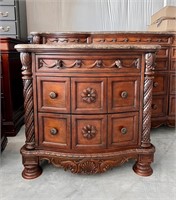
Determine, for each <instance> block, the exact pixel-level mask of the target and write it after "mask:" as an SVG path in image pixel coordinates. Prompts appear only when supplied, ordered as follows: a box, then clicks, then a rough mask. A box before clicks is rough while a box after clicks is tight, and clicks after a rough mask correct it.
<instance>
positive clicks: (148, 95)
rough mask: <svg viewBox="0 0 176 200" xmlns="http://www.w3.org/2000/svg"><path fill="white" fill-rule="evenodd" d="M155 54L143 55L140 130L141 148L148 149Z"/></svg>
mask: <svg viewBox="0 0 176 200" xmlns="http://www.w3.org/2000/svg"><path fill="white" fill-rule="evenodd" d="M154 62H155V54H153V53H147V54H146V55H145V64H146V65H145V80H144V101H143V130H142V145H141V146H142V147H149V146H151V144H150V129H151V106H152V89H153V78H154V77H153V74H154V69H155V63H154Z"/></svg>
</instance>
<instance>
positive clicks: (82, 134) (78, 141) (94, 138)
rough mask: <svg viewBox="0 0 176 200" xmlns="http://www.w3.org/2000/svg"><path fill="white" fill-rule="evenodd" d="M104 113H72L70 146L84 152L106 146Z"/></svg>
mask: <svg viewBox="0 0 176 200" xmlns="http://www.w3.org/2000/svg"><path fill="white" fill-rule="evenodd" d="M106 137H107V116H106V115H87V116H86V115H72V138H73V139H72V148H73V149H84V150H86V152H89V151H92V150H95V149H97V150H98V149H102V148H105V147H106Z"/></svg>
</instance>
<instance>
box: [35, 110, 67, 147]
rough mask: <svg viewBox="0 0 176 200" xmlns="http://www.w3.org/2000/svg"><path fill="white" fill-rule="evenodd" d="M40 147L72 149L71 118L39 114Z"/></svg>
mask: <svg viewBox="0 0 176 200" xmlns="http://www.w3.org/2000/svg"><path fill="white" fill-rule="evenodd" d="M38 119H39V126H38V132H39V134H38V135H39V145H40V146H45V147H51V148H53V147H55V148H58V149H70V141H71V139H70V131H71V129H70V116H69V115H58V114H46V113H45V114H41V113H40V114H39V116H38Z"/></svg>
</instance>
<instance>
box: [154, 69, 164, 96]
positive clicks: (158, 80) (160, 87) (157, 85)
mask: <svg viewBox="0 0 176 200" xmlns="http://www.w3.org/2000/svg"><path fill="white" fill-rule="evenodd" d="M167 85H168V84H167V75H166V74H159V73H156V74H155V78H154V81H153V94H166V93H167V91H166V90H167V88H168V87H167Z"/></svg>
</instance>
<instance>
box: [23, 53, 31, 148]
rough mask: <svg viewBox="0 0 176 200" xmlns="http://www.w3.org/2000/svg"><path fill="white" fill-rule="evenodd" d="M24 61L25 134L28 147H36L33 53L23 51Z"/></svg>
mask: <svg viewBox="0 0 176 200" xmlns="http://www.w3.org/2000/svg"><path fill="white" fill-rule="evenodd" d="M20 58H21V63H22V70H23V71H22V75H23V77H22V79H23V95H24V110H25V134H26V148H27V149H29V150H30V149H34V111H33V89H32V71H31V55H30V54H29V53H24V52H22V53H21V54H20Z"/></svg>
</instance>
